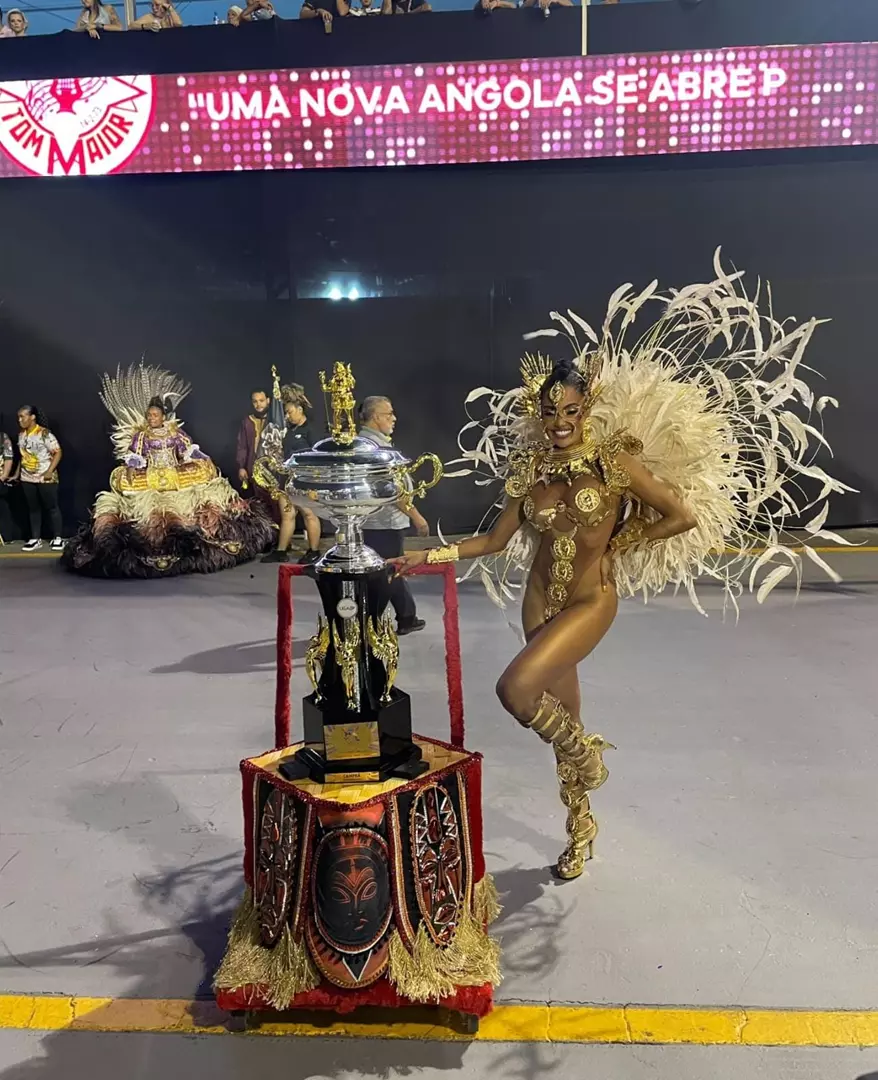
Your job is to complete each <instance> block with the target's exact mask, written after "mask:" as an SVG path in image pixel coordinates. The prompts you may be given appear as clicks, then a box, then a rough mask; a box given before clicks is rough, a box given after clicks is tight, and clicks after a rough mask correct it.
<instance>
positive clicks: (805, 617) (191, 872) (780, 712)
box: [0, 554, 878, 1080]
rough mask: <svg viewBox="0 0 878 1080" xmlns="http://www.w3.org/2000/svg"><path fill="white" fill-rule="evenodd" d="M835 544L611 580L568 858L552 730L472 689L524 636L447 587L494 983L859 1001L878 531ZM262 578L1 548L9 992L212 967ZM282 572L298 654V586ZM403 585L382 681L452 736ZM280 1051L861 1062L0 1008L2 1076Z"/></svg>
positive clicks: (267, 623)
mask: <svg viewBox="0 0 878 1080" xmlns="http://www.w3.org/2000/svg"><path fill="white" fill-rule="evenodd" d="M832 561H834V562H835V565H836V566H838V568H839V569H840V570H841V571H842V572H843V573H844V574H845V578H846V583H845V584H844V585H842V586H841V587H834V586H829V585H826V584H823V583H822V582H818V581H816V579H815V581H814V583H813V584H806V587H805V589H804V590H803V592H802V594H801V596H800V597H799V599H798V601H796V600H795V598H794V596H793V594H792V592H790V591H778V592H776V593H775V594H774V596H773V597H772V599H771V601H770V602H769V603H768V604H767V605H766V606H765V607H762V608H758V607H757V606H756V604H755V603H754V602H751V601H749V600H748V601H747V602H746V603H745V605H744V612H743V614H742V618H741V622H740V624H739V625H738V626H737V627H736V626H734V625H733V624H732V623H723V622H722V621H721V618H720V617H719V613H718V612H717V613H716V614H715V615H714V616H713V617H711V618H710V619H708V620H705V619H703V618H702V617H700V616H699V615H697V614H696V613H694V612H693V611H692V610H691V609H690V608H689V606H688V602H687V601H685V600H683V599H682V598H673V597H667V598H662V599H661V600H660V601H659V602H658V603H656V604H655V605H650V606H649V607H643V606H642V605H641V604H639V603H637V602H631V601H629V602H627V603H626V604H624V605H623V606H622V608H621V610H620V615H619V618H618V620H617V623H616V625H615V627H614V629H613V631H612V633H611V634H610V635H609V636H608V637H607V639H606V641H605V642H604V643H603V644H602V645H601V647H600V649H599V651H598V652H597V654H596V655H595V657H594V658H593V659H591V660H590V661H588V662H587V663H586V664H584V665H583V667H582V671H581V675H582V680H583V689H584V696H585V701H586V703H587V704H586V722H587V726H589V727H590V728H593V729H597V730H600V731H602V732H603V734H605V735H606V736H607V738H609V739H610V740H611V741H613V742H614V743H616V744H617V745H618V747H619V750H618V751H617V752H616V753H614V754H612V755H609V765H610V768H611V772H612V775H611V778H610V781H609V782H608V784H607V785H606V787H605V788H603V789H602V790H601V791H600V792H599V793H598V794H597V796H596V798H595V806H596V810H597V812H598V815H599V817H600V818H601V821H602V824H603V828H602V832H601V836H600V838H599V842H598V858H597V859H596V861H595V862H594V863H593V864H592V865H591V868H590V872H589V874H588V876H587V877H585V878H583V879H581V880H580V881H579V882H577V883H567V884H564V885H559V884H557V883H555V882H554V881H553V880H552V878H551V877H550V874H549V870H548V866H549V864H550V862H551V861H552V860H553V859H554V858H555V857H556V855H557V853H558V851H559V849H560V847H561V846H562V839H563V818H562V813H561V807H560V803H559V801H558V799H557V795H556V791H555V783H554V775H553V769H552V763H551V755H550V754H549V753H548V752H547V751H546V749H545V748H544V747H543V746H542V745H541V744H540V743H539V742H538V741H536V740H535V739H534V738H533V737H532V736H529V734H528V733H527V732H525V731H522V730H520V729H518V728H517V727H516V726H515V725H514V724H513V723H511V722H510V721H509V720H508V718H506V717H505V716H504V715H503V714H502V713H501V711H500V709H499V707H498V706H497V704H496V703H495V701H494V698H493V693H492V688H493V684H494V682H495V680H496V678H497V676H498V675H499V673H500V671H501V670H502V668H503V666H504V663H505V662H506V661H507V660H508V659H509V657H510V656H511V654H512V653H513V652H514V651H515V648H516V641H515V638H514V637H513V636H512V634H511V631H509V630H508V629H507V628H506V624H505V619H504V616H503V614H502V613H500V612H498V611H497V610H496V609H494V608H493V607H492V606H491V605H490V604H489V603H488V601H487V600H486V599H485V598H484V596H483V595H482V594H481V593H480V591H479V590H478V589H477V587H472V588H469V587H467V588H465V589H464V591H463V593H462V597H461V620H462V639H463V642H462V643H463V655H464V679H465V694H466V706H467V719H468V730H469V735H468V744H469V746H470V747H471V748H473V749H479V750H482V751H483V752H484V753H485V755H486V769H485V807H484V809H485V838H486V849H487V858H488V864H489V869H490V870H491V871H492V872H493V873H494V875H495V877H496V880H497V883H498V886H499V888H500V891H501V893H503V894H504V903H505V911H504V914H503V916H502V917H501V920H500V923H499V925H498V933H499V935H500V937H501V939H502V943H503V949H504V970H505V975H506V978H505V981H504V983H503V985H502V987H501V988H500V991H499V993H498V997H499V999H501V1000H503V1001H537V1002H546V1001H554V1002H610V1003H620V1002H637V1003H644V1004H651V1003H654V1004H665V1005H667V1004H681V1005H744V1006H760V1005H762V1006H776V1007H810V1008H825V1009H831V1008H867V1009H868V1008H874V1007H876V1004H878V1003H876V1000H875V999H876V991H875V986H876V982H875V977H874V966H875V959H876V953H878V921H876V895H878V889H876V886H878V854H876V852H878V816H876V814H875V812H874V806H875V801H874V776H875V773H876V765H878V746H876V741H875V739H874V730H875V720H876V713H878V706H876V700H878V698H876V677H875V671H874V668H875V657H876V656H878V607H876V605H875V594H876V585H878V556H876V555H874V554H872V555H869V554H860V555H843V556H838V557H837V558H836V557H833V560H832ZM274 579H275V572H274V570H273V569H272V568H270V567H263V566H258V565H257V566H255V567H244V568H240V569H239V570H236V571H231V572H228V573H225V574H222V575H218V576H215V577H211V578H184V579H178V580H175V581H167V582H157V583H139V582H128V583H118V582H106V583H97V582H90V581H86V580H80V579H77V578H73V577H70V576H68V575H65V574H63V573H62V572H61V571H60V570H58V568H57V567H56V566H55V565H54V564H53V562H52V561H50V560H37V559H9V560H2V561H0V992H6V993H10V992H11V993H37V992H40V993H64V994H71V995H72V994H78V995H94V996H107V997H110V996H147V997H187V996H190V995H193V994H200V995H204V994H206V993H207V992H208V988H209V983H210V978H211V974H212V972H213V969H214V968H215V966H216V964H217V962H218V960H219V957H220V955H221V952H222V948H223V941H224V932H225V928H226V925H227V922H228V918H229V915H230V913H231V911H232V910H233V908H234V906H235V905H236V903H237V900H238V897H239V894H240V890H241V872H240V860H241V848H242V838H241V814H240V802H239V799H238V791H239V783H238V770H237V763H238V761H239V759H240V758H242V757H243V756H245V755H250V754H253V753H256V752H258V751H260V750H263V749H266V748H267V747H268V746H270V744H271V739H272V704H273V678H274V657H273V652H274ZM295 588H296V594H297V615H298V617H299V618H298V627H299V632H298V633H297V634H296V637H297V639H299V642H300V645H299V647H298V650H297V655H300V654H301V652H302V648H303V646H302V644H301V642H302V640H303V639H304V638H305V637H307V635H308V634H309V633H310V632H311V628H312V626H313V624H314V621H315V617H316V612H317V602H316V592H315V591H314V590H313V585H311V583H310V582H304V581H300V582H297V583H296V586H295ZM415 589H416V592H417V594H418V596H419V598H420V603H421V610H422V614H423V615H424V616H425V617H426V618H427V619H428V624H429V625H428V629H427V630H426V631H425V632H423V633H421V634H418V635H415V636H413V637H411V638H407V639H405V641H404V643H403V660H402V666H401V675H400V683H401V685H403V686H404V687H405V688H406V689H408V690H410V691H411V692H412V695H413V699H414V704H415V709H416V726H417V728H418V729H419V730H421V731H423V732H425V733H427V734H435V735H438V736H440V737H443V736H445V735H446V734H447V725H448V720H447V711H446V700H445V688H444V673H443V662H442V635H441V620H440V611H441V601H440V590H439V585H438V583H437V582H435V581H429V580H420V581H418V582H417V583H416V585H415ZM704 596H705V598H706V601H707V605H708V607H711V608H714V609H715V608H717V606H718V598H717V597H716V595H715V594H713V593H712V592H711V590H710V589H706V590H705V592H704ZM99 676H100V678H99ZM296 679H297V684H296V686H295V687H294V696H298V695H300V694H301V693H304V692H305V686H304V681H305V680H304V675H303V673H301V672H299V673H297V676H296ZM120 1040H124V1042H123V1041H120ZM293 1055H294V1056H293ZM272 1063H276V1064H277V1067H278V1068H280V1067H283V1068H284V1075H286V1076H290V1077H292V1078H297V1077H299V1076H301V1077H303V1078H304V1077H306V1076H308V1077H322V1076H331V1077H335V1078H339V1080H340V1078H342V1077H345V1078H346V1077H349V1076H350V1077H357V1076H372V1075H387V1076H397V1075H410V1076H417V1077H422V1078H425V1080H426V1078H428V1077H433V1076H438V1075H439V1074H440V1072H441V1073H450V1074H453V1075H456V1076H461V1077H468V1076H473V1077H475V1076H487V1075H489V1074H491V1073H494V1072H497V1073H499V1074H502V1075H503V1076H504V1077H515V1076H529V1077H530V1076H539V1075H542V1073H544V1072H545V1073H549V1072H553V1071H557V1072H560V1074H561V1075H565V1076H567V1075H577V1074H578V1075H582V1076H585V1075H596V1076H600V1077H602V1078H605V1080H614V1078H615V1077H616V1076H619V1077H625V1078H626V1080H639V1077H641V1076H644V1077H645V1076H647V1075H658V1076H661V1077H665V1078H667V1080H672V1078H673V1080H685V1078H688V1077H690V1076H691V1077H693V1078H694V1077H696V1076H697V1077H699V1078H701V1077H708V1076H710V1077H714V1078H716V1080H724V1078H725V1077H726V1076H729V1077H731V1076H732V1075H733V1070H734V1075H735V1076H736V1077H737V1076H741V1075H743V1076H748V1077H749V1076H753V1077H762V1076H765V1077H769V1076H771V1077H773V1078H786V1077H796V1078H811V1077H814V1078H817V1077H820V1078H821V1080H829V1078H831V1077H836V1076H837V1077H842V1078H844V1080H857V1078H858V1077H861V1076H862V1077H865V1076H866V1074H868V1073H870V1071H871V1072H875V1071H876V1070H878V1053H872V1052H868V1053H863V1054H860V1053H858V1052H854V1051H820V1050H791V1051H781V1050H751V1049H748V1050H744V1049H732V1048H729V1049H705V1048H701V1049H699V1048H695V1047H691V1048H685V1047H684V1048H673V1047H668V1048H663V1047H621V1046H620V1047H578V1046H577V1047H550V1046H521V1045H519V1046H514V1047H510V1046H502V1045H493V1046H492V1045H487V1044H476V1045H473V1046H471V1047H468V1048H467V1047H465V1046H461V1045H453V1046H446V1045H438V1044H413V1043H403V1042H401V1043H392V1044H391V1043H373V1042H369V1043H352V1042H343V1041H341V1040H317V1041H309V1040H297V1043H296V1049H295V1051H294V1050H293V1049H292V1047H291V1046H290V1044H289V1043H288V1042H285V1041H284V1040H272V1039H247V1040H244V1041H241V1040H234V1039H232V1040H230V1039H216V1038H214V1039H213V1040H211V1039H210V1038H207V1037H203V1038H199V1039H195V1040H193V1039H191V1038H183V1037H178V1036H146V1035H143V1036H139V1035H119V1036H113V1035H90V1034H84V1033H58V1034H53V1035H48V1036H45V1037H42V1036H37V1035H33V1034H27V1033H23V1032H5V1033H2V1032H0V1080H19V1078H22V1080H23V1078H25V1077H28V1078H30V1077H36V1076H39V1077H50V1076H51V1077H54V1076H56V1075H57V1076H59V1077H60V1075H61V1070H62V1069H63V1071H64V1075H65V1076H68V1075H69V1076H73V1077H78V1076H83V1077H85V1076H86V1075H90V1074H94V1073H97V1074H98V1075H101V1076H115V1075H118V1074H119V1073H120V1072H122V1071H123V1069H124V1071H125V1074H126V1075H127V1076H130V1077H131V1080H135V1078H140V1077H146V1076H155V1075H159V1074H162V1075H164V1076H167V1077H176V1076H178V1075H179V1076H181V1077H182V1076H184V1075H185V1076H187V1077H190V1076H202V1075H203V1076H207V1075H211V1076H213V1077H216V1078H217V1080H225V1078H226V1077H233V1076H234V1077H238V1076H243V1075H244V1074H245V1072H246V1073H248V1074H249V1073H250V1072H251V1071H252V1068H253V1066H254V1065H260V1064H265V1065H268V1066H271V1065H272ZM873 1080H878V1077H873Z"/></svg>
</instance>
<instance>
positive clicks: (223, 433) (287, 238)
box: [0, 150, 878, 531]
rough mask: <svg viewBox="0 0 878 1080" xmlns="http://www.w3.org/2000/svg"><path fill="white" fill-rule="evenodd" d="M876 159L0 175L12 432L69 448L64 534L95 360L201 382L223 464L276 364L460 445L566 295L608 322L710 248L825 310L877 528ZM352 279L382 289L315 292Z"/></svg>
mask: <svg viewBox="0 0 878 1080" xmlns="http://www.w3.org/2000/svg"><path fill="white" fill-rule="evenodd" d="M876 190H878V154H876V153H875V152H872V151H865V150H864V151H859V152H857V151H847V152H845V153H841V154H840V153H834V154H833V155H831V156H825V155H821V154H820V153H819V152H812V153H808V154H802V155H801V156H796V155H794V156H790V155H774V156H761V157H757V156H744V155H740V156H737V155H736V156H730V155H714V156H704V157H697V158H689V159H683V160H676V161H672V160H670V159H660V160H656V161H654V162H644V161H610V162H572V163H559V164H558V165H557V166H547V165H545V164H540V165H538V166H509V165H507V166H496V167H493V166H478V167H472V168H454V169H453V168H443V169H432V170H431V169H417V170H416V169H392V170H388V169H382V170H378V169H376V170H365V171H362V172H354V171H348V172H335V173H322V174H321V173H316V172H315V173H306V172H295V173H286V174H280V173H277V174H262V175H256V174H229V175H221V176H206V177H179V176H178V177H174V176H169V177H154V178H153V177H131V178H125V177H120V178H111V179H107V180H94V179H92V180H84V181H78V180H44V181H32V180H24V181H6V182H4V183H3V185H2V187H0V205H2V209H3V220H4V226H3V229H2V230H0V412H2V419H0V423H2V426H4V427H5V428H6V430H10V431H11V430H12V429H14V411H15V408H16V407H17V406H18V405H19V404H20V403H21V402H23V401H27V400H34V401H35V402H36V403H37V404H39V405H41V406H42V407H43V408H44V409H45V410H46V411H47V412H48V414H49V417H50V420H51V423H52V426H53V428H54V429H55V430H56V431H57V433H58V435H59V437H60V438H61V440H62V442H63V445H64V448H65V461H64V464H63V466H62V477H63V491H64V508H65V512H66V516H67V519H68V525H69V526H72V525H73V524H74V522H75V520H76V519H77V518H78V517H81V516H82V515H83V514H85V513H86V511H87V507H88V506H89V504H90V502H91V500H92V498H93V495H94V492H95V491H96V490H98V489H99V488H101V487H102V486H104V485H105V483H106V478H107V474H108V472H109V469H110V468H111V466H112V460H111V454H110V446H109V442H108V438H107V432H108V417H107V415H106V414H105V412H104V410H103V407H102V405H101V404H100V402H99V400H98V397H97V392H98V389H99V382H100V375H101V373H102V372H103V371H106V370H112V369H114V368H115V367H116V365H117V364H123V365H127V364H130V363H132V362H134V361H136V360H138V359H139V358H140V357H141V356H143V357H145V359H146V360H147V362H151V363H157V364H162V365H165V366H168V367H170V368H172V369H174V370H176V371H178V372H179V373H180V374H181V375H183V376H184V377H185V378H186V379H188V380H190V381H191V382H192V384H193V392H192V395H191V396H190V398H189V400H188V401H187V402H186V403H185V405H184V408H183V410H182V414H183V416H184V418H185V420H186V424H187V429H188V430H189V431H190V432H191V434H192V435H193V436H194V437H195V438H196V440H197V441H199V442H200V443H201V444H202V446H203V447H204V448H205V449H206V450H207V451H208V452H209V453H211V454H212V455H213V456H214V457H215V458H216V459H217V461H218V462H219V463H220V464H221V466H222V467H223V468H224V469H225V470H227V471H231V470H232V464H233V461H232V459H233V442H234V434H235V429H236V426H237V423H238V422H239V420H240V417H241V416H242V415H243V414H244V412H245V411H246V409H247V406H248V394H249V391H250V389H251V387H252V386H253V385H254V384H258V383H260V382H262V383H264V382H265V381H266V377H267V375H268V372H269V369H270V367H271V365H272V364H273V363H274V364H277V365H278V368H279V369H280V371H281V374H282V376H283V377H284V378H285V379H297V380H298V381H301V382H303V383H305V384H306V386H307V388H308V390H309V392H310V393H311V395H312V399H313V400H315V402H316V401H317V399H319V393H318V390H317V379H316V373H317V372H318V371H319V370H320V369H321V368H323V367H326V366H328V365H329V364H331V363H332V361H333V360H336V359H343V360H350V361H353V363H354V366H355V373H356V375H357V379H358V391H360V392H361V393H362V394H364V395H365V394H367V393H385V394H388V395H390V396H391V397H392V398H393V399H394V403H395V405H396V407H397V413H398V414H399V417H400V421H399V427H398V433H397V442H398V444H399V445H400V446H401V447H402V448H403V449H404V450H405V451H407V452H409V453H411V454H412V455H414V454H417V453H420V452H422V451H424V450H434V451H436V452H437V453H439V454H441V455H442V456H443V457H444V458H446V459H447V458H450V457H452V456H454V454H455V435H456V432H457V429H458V428H459V426H460V424H461V422H462V420H463V418H464V416H463V407H462V402H463V399H464V397H465V395H466V393H467V392H468V391H469V390H470V389H471V388H472V387H474V386H477V385H480V384H483V383H488V384H490V385H509V384H511V383H512V381H513V380H515V378H516V374H517V360H518V357H519V354H520V352H521V350H522V344H521V335H522V334H523V333H524V332H526V331H528V330H532V329H535V328H538V327H540V326H544V325H546V322H547V313H548V311H549V310H550V309H553V308H560V309H564V308H566V307H572V308H573V309H574V310H576V311H579V312H580V313H582V314H583V315H584V316H586V317H589V318H592V319H599V317H600V315H601V313H602V310H603V307H604V305H605V303H606V299H607V297H608V295H609V293H610V292H611V291H612V290H613V289H614V288H615V287H616V286H617V285H618V284H620V283H621V282H623V281H632V282H634V283H635V284H644V283H646V282H648V281H649V280H651V279H652V278H653V277H658V278H659V279H660V280H661V282H662V283H663V284H665V285H682V284H686V283H688V282H691V281H695V280H698V279H704V278H705V277H706V276H708V275H710V273H711V258H712V254H713V250H714V248H715V247H716V246H717V245H719V244H722V245H723V247H724V250H725V252H726V255H727V257H728V259H729V260H733V261H734V263H735V264H736V265H737V266H739V267H741V268H745V269H746V270H748V271H749V272H750V273H751V274H753V275H754V278H755V276H756V275H761V276H762V277H763V278H768V279H770V280H771V282H772V286H773V290H774V302H775V308H776V312H778V313H783V314H789V315H794V316H796V317H798V318H806V317H808V316H810V315H812V314H814V315H819V316H821V317H825V318H828V319H831V320H832V322H831V323H830V324H828V325H827V326H824V327H821V328H820V329H819V331H818V334H817V337H816V340H815V343H814V347H813V350H812V355H811V361H812V363H813V364H814V365H815V366H816V367H817V368H818V369H820V371H822V373H823V375H824V376H825V392H827V393H831V394H833V395H835V396H837V397H838V398H840V399H841V401H842V405H843V408H842V410H841V411H840V412H839V413H838V414H828V415H827V428H828V434H829V436H830V439H831V441H832V443H833V445H834V447H835V450H836V461H835V462H834V463H833V468H834V470H835V471H836V473H837V474H838V475H839V476H840V477H841V478H842V479H844V480H846V481H848V482H849V483H851V484H853V485H854V486H855V487H857V488H858V489H859V490H860V494H858V495H851V496H848V497H846V498H844V499H839V500H837V501H836V503H835V505H834V508H833V513H832V521H833V522H834V524H836V525H844V524H852V523H860V522H866V521H875V520H878V456H876V454H875V452H874V443H873V430H874V420H873V417H874V400H875V396H876V392H878V373H876V365H875V363H874V359H873V337H874V313H875V309H876V281H878V273H876V268H875V255H874V252H875V251H876V250H878V205H876V200H875V191H876ZM335 280H339V281H342V282H344V283H345V285H347V284H348V283H350V282H354V281H356V282H359V283H360V285H361V289H362V291H363V292H367V291H372V292H374V293H378V294H381V295H378V296H375V297H373V298H363V299H359V300H356V301H348V300H342V301H337V302H333V301H331V300H328V299H322V298H321V297H322V296H324V295H325V293H326V291H327V289H328V287H329V285H330V284H331V283H332V282H333V281H335ZM483 509H484V492H480V491H477V490H476V489H475V488H474V487H473V486H472V484H471V483H470V482H468V481H466V480H449V481H447V482H445V483H443V484H442V485H440V487H439V488H438V489H437V490H436V491H435V492H434V493H433V494H432V495H431V496H430V498H429V501H428V504H427V510H428V514H429V516H430V517H431V519H432V520H433V521H434V522H435V521H436V519H437V518H441V523H442V526H443V528H444V529H446V530H449V531H453V530H462V529H466V528H469V527H471V526H473V525H474V524H475V523H476V522H477V520H478V519H479V517H480V516H481V512H482V510H483Z"/></svg>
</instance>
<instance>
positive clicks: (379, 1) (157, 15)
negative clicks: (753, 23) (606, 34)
mask: <svg viewBox="0 0 878 1080" xmlns="http://www.w3.org/2000/svg"><path fill="white" fill-rule="evenodd" d="M81 2H82V11H81V12H80V15H79V18H78V19H77V20H76V24H75V25H74V27H73V29H74V30H76V31H79V32H81V33H87V34H88V35H89V36H90V37H93V38H99V37H100V36H101V34H102V33H104V32H112V31H122V30H125V26H123V24H122V20H121V19H120V18H119V14H118V12H117V11H116V9H115V7H114V6H113V5H112V4H107V3H103V0H81ZM578 2H581V0H476V2H475V10H476V11H481V12H483V13H484V14H486V15H488V14H490V13H491V12H492V11H495V10H498V9H502V8H519V7H522V8H538V9H540V10H541V11H542V12H543V13H544V14H546V15H548V13H549V11H550V9H551V8H552V7H555V6H558V7H573V6H576V5H577V3H578ZM593 2H594V3H601V4H617V3H619V0H593ZM432 10H433V9H432V7H431V5H430V0H303V3H302V7H301V10H300V12H299V18H300V19H322V20H323V23H324V27H325V29H326V30H327V31H328V30H330V29H331V27H332V22H333V20H334V19H336V18H346V17H353V16H362V15H421V14H424V13H425V12H429V11H432ZM274 18H277V12H276V11H275V9H274V5H273V4H272V2H271V0H248V2H247V3H246V5H245V6H244V7H242V6H240V5H238V4H233V5H232V6H231V7H230V8H229V9H228V11H227V12H226V18H225V20H223V21H224V22H225V23H227V24H229V25H230V26H241V25H243V24H244V23H248V22H260V21H262V20H264V19H274ZM214 21H215V22H219V21H220V20H219V19H218V18H215V20H214ZM182 25H183V20H182V18H181V17H180V13H179V12H178V11H177V9H176V8H175V7H174V4H173V2H172V0H150V10H149V11H148V12H147V13H146V14H145V15H141V16H140V17H139V18H138V19H135V20H134V21H133V22H132V23H130V24H129V25H128V29H129V30H152V31H153V32H156V31H159V30H173V29H176V28H177V27H180V26H182ZM27 33H28V21H27V17H26V15H25V14H24V12H23V11H22V10H21V9H20V8H10V9H9V10H8V11H7V12H6V17H5V19H4V17H3V11H2V10H0V38H15V37H18V38H21V37H27Z"/></svg>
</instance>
